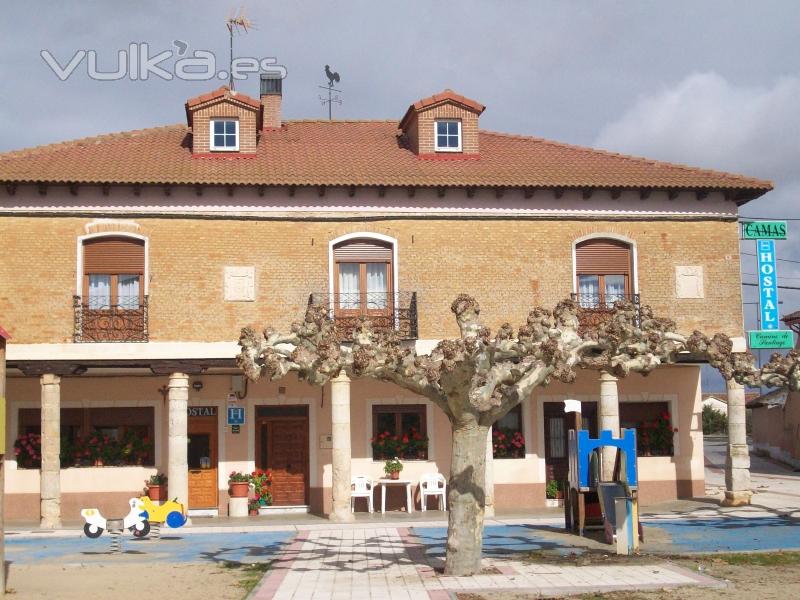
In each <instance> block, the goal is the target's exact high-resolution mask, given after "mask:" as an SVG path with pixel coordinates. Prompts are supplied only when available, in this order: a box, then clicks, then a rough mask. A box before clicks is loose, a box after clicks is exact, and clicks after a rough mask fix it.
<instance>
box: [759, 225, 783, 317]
mask: <svg viewBox="0 0 800 600" xmlns="http://www.w3.org/2000/svg"><path fill="white" fill-rule="evenodd" d="M756 248H757V250H756V254H758V291H759V293H760V296H761V298H760V300H761V327H760V329H761V330H762V331H769V330H771V329H779V328H780V323H779V322H778V275H777V273H776V271H775V263H776V260H775V240H757V241H756Z"/></svg>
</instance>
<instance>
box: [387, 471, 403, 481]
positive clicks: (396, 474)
mask: <svg viewBox="0 0 800 600" xmlns="http://www.w3.org/2000/svg"><path fill="white" fill-rule="evenodd" d="M389 479H400V471H392V472H391V473H390V474H389Z"/></svg>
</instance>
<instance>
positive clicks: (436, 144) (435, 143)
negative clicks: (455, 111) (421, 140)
mask: <svg viewBox="0 0 800 600" xmlns="http://www.w3.org/2000/svg"><path fill="white" fill-rule="evenodd" d="M439 123H457V124H458V147H457V148H449V147H444V148H442V147H440V146H439V136H438V133H437V130H438V126H439ZM463 145H464V138H463V137H462V135H461V120H460V119H436V120H435V121H434V122H433V147H434V148H435V149H436V152H461V147H462V146H463Z"/></svg>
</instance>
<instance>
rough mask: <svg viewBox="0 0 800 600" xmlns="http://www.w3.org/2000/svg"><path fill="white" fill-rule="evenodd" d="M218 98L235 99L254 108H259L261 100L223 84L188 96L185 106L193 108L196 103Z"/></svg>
mask: <svg viewBox="0 0 800 600" xmlns="http://www.w3.org/2000/svg"><path fill="white" fill-rule="evenodd" d="M218 98H230V99H231V100H236V101H237V102H241V103H242V104H248V105H250V106H252V107H253V108H255V109H256V110H260V109H261V102H259V101H258V100H256V99H255V98H251V97H250V96H248V95H247V94H242V93H241V92H236V91H233V92H232V91H231V89H230V88H229V87H228V86H227V85H223V86H222V87H219V88H217V89H216V90H214V91H213V92H208V93H207V94H201V95H200V96H196V97H195V98H189V99H188V100H187V101H186V107H187V108H194V107H195V106H197V105H198V104H204V103H206V102H210V101H211V100H217V99H218Z"/></svg>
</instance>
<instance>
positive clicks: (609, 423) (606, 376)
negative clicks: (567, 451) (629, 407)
mask: <svg viewBox="0 0 800 600" xmlns="http://www.w3.org/2000/svg"><path fill="white" fill-rule="evenodd" d="M597 420H598V423H597V425H598V429H599V430H600V431H603V430H605V429H608V430H610V431H611V433H612V434H613V435H614V437H619V393H618V391H617V378H616V377H614V376H613V375H611V374H610V373H606V372H605V371H603V372H601V373H600V403H599V404H598V406H597ZM616 456H617V452H616V448H610V447H604V448H602V449H601V458H602V466H601V475H600V478H601V479H602V480H604V481H610V480H611V478H612V477H613V474H614V462H615V460H616Z"/></svg>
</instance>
